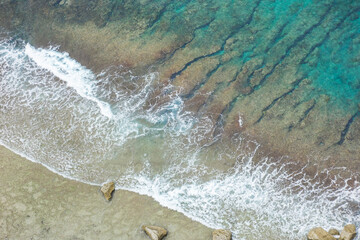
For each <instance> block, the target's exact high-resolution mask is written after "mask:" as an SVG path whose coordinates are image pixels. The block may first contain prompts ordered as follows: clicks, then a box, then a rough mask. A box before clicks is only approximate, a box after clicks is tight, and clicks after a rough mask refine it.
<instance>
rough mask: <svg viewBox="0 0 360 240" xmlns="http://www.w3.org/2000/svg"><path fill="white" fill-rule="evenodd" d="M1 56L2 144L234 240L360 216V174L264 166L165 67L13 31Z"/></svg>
mask: <svg viewBox="0 0 360 240" xmlns="http://www.w3.org/2000/svg"><path fill="white" fill-rule="evenodd" d="M0 56H1V59H0V79H1V81H0V92H1V96H0V112H1V114H0V135H1V139H0V143H1V144H2V145H4V146H6V147H8V148H9V149H12V150H13V151H15V152H17V153H20V154H21V155H23V156H25V157H27V158H28V159H30V160H33V161H36V162H40V163H42V164H44V165H45V166H47V167H49V168H50V169H52V170H53V171H56V172H57V173H59V174H61V175H63V176H66V177H69V178H73V179H76V180H79V181H82V182H86V183H91V184H96V185H100V184H102V183H103V182H106V181H108V180H115V181H116V185H117V187H118V188H121V189H126V190H131V191H134V192H138V193H141V194H146V195H149V196H151V197H153V198H154V199H155V200H157V201H158V202H160V203H161V204H162V205H164V206H167V207H169V208H171V209H175V210H178V211H180V212H182V213H184V214H185V215H187V216H189V217H191V218H192V219H194V220H197V221H199V222H201V223H203V224H205V225H207V226H209V227H212V228H228V229H230V230H231V231H232V232H233V233H234V239H235V240H236V239H279V238H284V239H302V238H304V236H305V234H306V233H307V232H308V231H309V230H310V229H311V228H312V227H315V226H323V227H324V228H330V227H337V228H341V227H342V226H343V225H344V224H347V223H349V222H352V223H356V224H357V225H359V224H360V219H359V210H360V209H359V204H360V202H359V198H358V196H359V195H360V186H359V183H357V182H355V184H353V185H354V186H355V187H351V186H350V185H348V184H347V180H346V179H338V181H337V182H335V181H334V182H332V183H331V184H330V185H325V184H324V183H322V182H319V183H316V184H315V183H313V182H311V180H312V179H311V178H310V177H308V176H305V173H304V172H302V171H301V169H297V170H296V171H295V172H291V171H288V170H286V169H287V168H286V163H284V161H281V160H280V159H279V160H278V161H276V160H273V159H272V160H271V161H270V159H267V158H266V157H264V158H263V159H262V160H261V161H257V163H255V162H254V161H253V156H254V154H255V153H256V152H257V151H258V149H259V148H260V147H261V146H260V144H259V143H257V142H256V141H255V140H252V139H248V138H247V137H246V136H242V135H241V133H240V134H237V135H234V136H233V138H232V139H231V142H230V144H229V143H228V142H226V143H223V140H222V139H221V136H220V135H218V134H216V132H215V126H214V123H213V121H211V119H208V118H206V117H198V116H195V115H194V114H193V113H191V112H187V111H185V110H184V102H183V100H182V98H181V97H180V96H179V92H180V89H178V88H176V87H175V86H172V85H171V83H170V82H169V83H166V84H164V83H160V82H159V78H158V73H156V72H149V73H147V74H145V75H141V76H136V75H134V74H133V73H132V72H131V71H130V70H128V69H126V68H124V67H122V66H113V67H110V68H108V69H103V70H102V71H99V72H93V71H91V70H90V69H88V68H86V67H85V66H82V65H81V64H80V63H78V62H77V61H76V60H75V59H72V58H71V57H70V56H69V55H68V54H67V53H65V52H61V51H58V49H57V48H56V47H50V48H47V49H40V48H35V47H33V46H31V45H30V44H28V43H25V42H23V41H21V40H19V39H18V40H16V41H13V40H10V39H9V38H8V37H3V38H2V39H1V42H0ZM154 93H156V94H154ZM239 124H241V121H239ZM287 164H289V165H291V164H295V163H291V162H289V163H287ZM326 171H331V169H328V170H326ZM326 171H325V173H326ZM310 182H311V183H310Z"/></svg>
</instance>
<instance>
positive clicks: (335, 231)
mask: <svg viewBox="0 0 360 240" xmlns="http://www.w3.org/2000/svg"><path fill="white" fill-rule="evenodd" d="M329 233H330V234H331V235H340V233H339V231H338V230H336V229H335V228H331V229H330V230H329Z"/></svg>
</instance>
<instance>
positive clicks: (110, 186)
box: [100, 182, 115, 201]
mask: <svg viewBox="0 0 360 240" xmlns="http://www.w3.org/2000/svg"><path fill="white" fill-rule="evenodd" d="M100 190H101V192H102V193H103V194H104V197H105V198H106V200H108V201H109V200H110V198H111V193H112V192H113V191H114V190H115V183H114V182H108V183H105V184H104V185H103V186H102V187H101V189H100Z"/></svg>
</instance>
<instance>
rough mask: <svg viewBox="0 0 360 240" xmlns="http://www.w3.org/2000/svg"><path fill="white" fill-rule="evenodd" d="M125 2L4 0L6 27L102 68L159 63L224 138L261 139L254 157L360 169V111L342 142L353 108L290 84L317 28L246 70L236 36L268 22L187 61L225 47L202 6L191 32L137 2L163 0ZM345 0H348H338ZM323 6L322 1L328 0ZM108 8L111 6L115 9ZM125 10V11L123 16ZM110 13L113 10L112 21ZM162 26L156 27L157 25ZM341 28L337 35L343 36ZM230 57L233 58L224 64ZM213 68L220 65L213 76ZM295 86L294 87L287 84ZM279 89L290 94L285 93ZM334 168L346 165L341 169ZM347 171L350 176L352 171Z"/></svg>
mask: <svg viewBox="0 0 360 240" xmlns="http://www.w3.org/2000/svg"><path fill="white" fill-rule="evenodd" d="M125 2H126V3H123V6H122V7H123V8H124V9H126V10H124V9H123V11H124V12H123V14H125V15H124V16H122V15H121V13H117V12H115V10H114V9H113V11H114V12H111V11H110V9H107V8H108V5H107V4H108V3H107V2H102V1H101V2H98V3H96V4H95V3H93V2H92V3H91V4H90V3H89V2H87V1H83V0H78V1H65V4H63V5H61V6H59V3H58V1H44V0H38V1H31V2H29V3H21V2H11V1H1V2H0V3H2V8H1V11H2V12H1V15H0V16H1V17H0V23H1V25H2V26H3V27H5V29H10V30H12V31H14V32H15V33H17V34H19V36H22V37H24V38H26V39H27V40H29V41H30V42H31V43H32V44H34V45H35V46H39V47H41V46H44V47H46V46H49V44H52V45H60V50H61V51H67V52H69V53H70V55H71V56H72V57H73V58H75V59H77V60H78V61H80V62H81V63H82V64H83V65H85V66H87V67H89V68H91V69H93V70H95V71H97V70H102V69H104V68H107V67H109V66H113V65H115V66H116V65H122V66H125V67H127V68H130V69H132V70H133V71H134V72H135V73H138V74H143V73H144V72H147V71H149V69H151V70H154V71H158V72H159V73H160V82H163V83H165V84H167V83H168V82H169V79H170V78H172V84H173V85H175V86H178V87H181V89H182V95H183V96H184V99H185V106H186V108H187V109H186V110H190V111H193V112H194V113H196V114H197V115H198V116H208V117H210V118H211V119H212V120H213V123H214V126H218V128H216V127H215V129H214V134H215V133H216V131H219V129H223V130H224V132H223V139H225V140H226V139H231V137H232V135H233V134H236V133H241V134H242V135H243V136H248V138H249V139H255V140H256V141H257V142H259V143H260V144H261V145H262V148H261V149H260V151H259V152H258V153H259V154H258V155H257V156H255V160H261V159H262V157H263V156H269V157H273V158H274V159H278V158H280V157H282V156H288V157H289V158H286V161H288V160H289V159H291V160H292V161H294V162H296V163H297V166H295V168H298V169H300V168H302V167H303V166H304V164H308V162H310V165H309V167H307V168H306V172H307V173H309V174H310V175H314V174H315V173H316V172H317V170H318V169H320V170H323V169H328V168H333V167H345V168H347V169H350V172H352V173H358V172H359V171H360V157H359V156H360V147H359V146H360V138H359V136H360V117H355V118H354V121H353V122H352V124H351V125H350V127H349V129H348V131H347V132H346V135H345V136H344V139H343V142H342V143H341V144H337V143H338V142H339V140H340V135H341V134H340V133H341V132H342V131H343V130H344V127H345V126H346V125H347V123H348V121H349V118H350V117H351V113H347V114H344V113H343V112H342V110H341V109H337V108H332V106H331V104H330V102H329V96H327V95H320V96H319V97H318V98H316V99H312V100H309V101H305V102H304V101H303V100H302V99H301V97H302V94H303V92H306V91H312V85H311V82H312V79H305V80H302V81H301V83H300V84H299V85H298V88H296V89H294V90H292V89H291V88H292V85H293V83H294V82H296V76H295V72H296V70H297V68H298V67H299V61H300V60H299V59H300V58H301V57H303V56H307V55H309V54H310V56H311V54H313V52H311V51H312V50H313V49H314V46H315V49H316V46H317V45H316V44H317V41H318V40H317V39H316V38H315V39H312V36H309V37H308V38H309V41H313V43H311V42H309V41H307V42H306V38H305V39H304V41H305V42H304V43H301V44H298V45H299V46H298V45H295V46H293V49H292V51H291V52H290V54H289V56H288V57H286V58H284V59H283V61H282V62H281V63H277V62H275V63H274V62H271V61H269V63H266V66H265V67H264V69H262V70H254V69H256V66H257V65H258V64H259V63H258V61H259V59H257V58H255V59H254V60H253V61H252V60H251V61H248V62H246V64H245V65H244V66H243V67H242V68H241V69H240V70H241V72H238V71H239V67H238V66H236V65H232V64H231V60H232V59H233V58H236V54H238V53H237V50H236V49H233V48H235V47H234V46H235V45H236V44H238V42H241V43H242V44H244V45H250V46H251V42H252V41H253V40H254V37H255V36H256V35H255V34H256V33H257V32H261V30H262V29H258V25H257V24H256V22H254V21H250V22H249V23H248V24H247V25H246V27H245V28H244V29H243V31H240V32H239V34H235V35H234V36H232V37H231V38H229V39H228V40H227V41H226V42H225V45H224V49H225V50H226V54H224V55H223V56H220V57H219V56H210V57H204V58H202V59H201V60H199V61H196V62H194V63H193V64H191V65H189V66H188V67H187V68H184V66H186V64H187V63H189V61H191V60H192V59H195V58H196V57H198V56H205V55H206V54H209V53H211V52H214V51H216V50H218V49H219V48H220V46H219V42H218V41H215V40H214V41H212V40H211V36H209V37H207V38H200V40H197V37H198V35H199V33H198V31H197V30H194V26H193V25H192V24H194V23H193V22H192V21H191V17H192V16H194V15H195V17H196V16H197V15H196V14H195V13H196V11H194V10H193V9H191V8H190V7H189V10H188V12H186V13H184V14H185V15H186V16H187V17H188V18H189V19H190V20H189V21H187V22H185V23H186V24H188V26H187V28H185V30H184V31H185V32H183V33H181V34H180V35H179V33H176V32H173V31H169V32H167V30H168V29H170V27H171V24H172V23H171V21H170V20H169V19H160V20H159V22H156V24H157V25H156V26H155V27H154V26H153V24H149V22H151V19H149V18H146V17H144V16H142V15H141V14H140V13H137V12H136V11H137V10H136V6H137V4H140V5H144V6H146V8H145V7H144V8H140V10H139V11H144V12H145V11H147V10H149V9H150V10H149V11H150V13H148V14H152V15H154V16H151V17H153V18H155V17H159V15H157V14H162V13H163V12H160V13H159V8H160V7H161V6H162V5H161V4H160V3H156V4H155V3H153V2H149V1H140V2H139V3H136V4H133V3H131V1H130V2H129V3H128V2H127V1H125ZM166 3H167V1H163V3H162V4H166ZM89 4H90V5H89ZM202 4H205V5H204V8H208V7H209V6H208V5H210V6H211V5H214V6H213V8H216V9H219V8H221V4H220V3H219V4H220V6H217V5H216V4H217V2H216V1H215V2H211V1H209V2H208V3H202ZM254 4H255V3H254ZM319 4H321V3H319ZM324 4H325V5H326V3H324ZM354 4H355V5H354V7H356V2H355V3H354ZM86 6H91V8H87V7H86ZM105 6H106V7H105ZM341 6H343V5H339V7H341ZM320 7H321V6H320V5H319V9H320ZM345 7H346V6H345ZM134 8H135V10H134ZM295 9H296V7H295ZM197 10H199V9H197ZM255 10H256V6H255V8H254V11H253V12H252V14H254V16H253V17H254V18H256V20H257V22H261V21H265V20H266V19H262V12H261V9H258V10H257V11H255ZM344 10H346V9H344ZM132 11H133V12H135V13H133V12H132ZM294 11H295V10H294ZM319 11H320V10H319ZM109 12H111V14H110V15H109V16H108V15H106V14H109ZM320 13H321V12H319V14H320ZM117 14H120V15H119V16H117ZM199 14H200V15H201V14H202V13H199ZM332 14H334V16H333V15H332ZM335 14H336V11H329V13H328V15H329V16H327V15H325V16H326V17H325V18H324V19H321V20H320V21H319V22H318V23H317V25H318V27H319V28H320V29H321V30H322V31H323V33H322V35H325V34H326V33H327V32H332V31H334V28H333V26H332V25H331V24H330V23H331V19H332V18H333V17H335V16H336V15H335ZM114 16H115V17H114ZM116 16H117V17H118V18H120V20H118V19H116ZM161 16H162V15H161ZM111 17H113V18H114V20H113V21H112V20H111ZM170 17H171V16H170ZM200 17H202V18H203V19H202V21H203V22H208V23H210V24H209V29H210V30H213V29H215V30H213V31H218V32H216V33H217V34H218V35H221V34H224V35H226V31H227V26H225V25H221V24H223V23H221V22H220V23H217V19H215V20H214V19H208V18H209V16H206V15H204V16H202V15H201V16H200ZM312 17H314V16H312ZM312 17H310V16H309V17H307V18H306V19H303V21H304V22H303V23H302V24H304V25H306V24H308V25H310V23H312V22H316V21H318V19H316V18H319V16H318V15H315V17H314V19H312ZM351 17H354V16H353V15H351V14H349V17H348V18H345V20H349V21H350V20H351ZM264 18H265V17H264ZM155 19H157V18H155ZM157 20H158V19H157ZM306 21H308V22H306ZM322 21H323V22H322ZM229 24H230V23H229ZM333 24H335V23H333ZM149 25H151V28H150V29H148V28H149ZM219 25H220V27H219ZM275 27H276V26H275ZM153 28H155V29H156V31H155V30H154V31H152V30H153ZM210 30H209V31H210ZM316 30H317V29H316ZM147 31H151V34H150V35H149V34H147ZM221 31H225V32H224V33H222V32H221ZM303 31H305V29H303ZM314 31H315V30H314ZM165 33H166V34H165ZM300 33H301V32H300ZM300 33H297V34H300ZM335 34H337V33H335ZM340 34H341V32H340ZM289 35H290V34H289ZM322 35H320V36H322ZM292 37H293V36H289V38H292ZM295 37H296V36H295ZM325 37H328V35H325ZM336 37H337V36H336V35H335V36H334V38H336ZM202 39H210V40H209V42H208V43H205V44H201V42H199V41H202ZM354 41H357V40H356V39H354ZM184 43H185V45H184ZM304 44H307V45H304ZM311 44H313V45H311ZM282 45H285V43H284V44H282ZM184 46H185V47H184ZM280 47H281V45H280V46H273V48H274V49H270V50H269V54H270V53H273V54H274V58H276V54H277V51H280V52H281V51H282V50H281V49H277V48H280ZM309 49H310V50H309ZM307 51H310V52H307ZM315 58H316V56H315ZM222 63H226V64H225V65H219V64H222ZM219 66H220V67H219ZM216 67H219V69H217V68H216ZM272 67H273V69H272ZM144 69H145V70H144ZM213 69H217V71H215V72H213V73H212V75H211V76H210V77H207V74H209V72H211V71H212V70H213ZM270 69H272V74H271V75H270V76H269V77H268V78H267V80H266V81H265V83H263V84H262V85H261V88H259V89H257V88H255V86H258V84H259V82H261V81H262V80H261V79H263V77H264V76H266V74H267V73H268V72H269V71H270ZM177 73H179V74H177ZM174 74H175V75H174ZM249 75H251V76H252V78H251V81H250V82H249V83H244V82H243V81H244V80H245V79H248V77H249ZM234 77H235V79H234ZM204 79H206V81H205V82H203V80H204ZM219 86H220V87H219ZM224 86H226V87H224ZM289 90H291V91H292V93H291V94H286V93H287V92H288V91H289ZM155 95H156V93H155ZM279 96H282V97H281V98H278V97H279ZM150 101H151V100H150ZM269 106H271V107H269ZM358 108H359V109H353V112H354V113H355V114H357V113H359V111H360V106H359V107H358ZM239 117H241V118H242V120H243V125H242V126H241V127H240V126H239V124H238V120H239ZM230 164H231V163H230ZM227 165H229V163H227ZM295 170H296V169H295ZM333 173H334V174H337V173H338V172H337V171H336V170H334V171H333ZM341 174H343V175H344V176H346V177H348V176H349V174H348V173H344V172H342V173H341ZM357 177H358V176H357V174H355V175H353V176H352V179H351V181H350V183H353V182H354V180H355V178H357Z"/></svg>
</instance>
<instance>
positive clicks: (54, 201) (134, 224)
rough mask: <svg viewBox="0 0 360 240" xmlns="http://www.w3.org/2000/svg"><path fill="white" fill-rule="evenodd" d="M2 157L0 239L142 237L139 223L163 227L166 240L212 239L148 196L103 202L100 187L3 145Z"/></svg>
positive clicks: (121, 194)
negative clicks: (165, 230)
mask: <svg viewBox="0 0 360 240" xmlns="http://www.w3.org/2000/svg"><path fill="white" fill-rule="evenodd" d="M0 158H1V162H0V164H1V165H0V169H1V172H2V173H3V174H2V175H1V177H0V179H1V181H0V184H1V198H0V203H1V206H2V209H4V211H2V212H1V213H0V238H1V239H24V238H30V237H34V238H36V239H57V237H63V239H99V237H100V238H101V239H114V238H119V239H144V240H145V239H148V237H147V236H146V235H145V233H144V232H143V231H142V230H141V226H142V225H143V224H154V225H159V226H162V227H165V228H166V229H167V230H168V231H169V235H168V236H167V238H166V239H170V240H171V239H189V240H191V239H194V240H195V239H210V237H211V232H212V230H211V229H209V228H208V227H206V226H204V225H202V224H201V223H198V222H195V221H193V220H191V219H189V218H188V217H186V216H185V215H184V214H182V213H180V212H177V211H174V210H171V209H169V208H166V207H163V206H161V205H160V203H158V202H156V201H155V200H154V199H152V198H151V197H149V196H144V195H140V194H137V193H134V192H130V191H126V190H117V191H115V193H114V196H113V199H112V200H111V201H110V202H106V200H105V199H104V198H103V196H102V195H101V193H100V190H99V187H98V186H94V185H88V184H86V183H82V182H78V181H75V180H70V179H67V178H64V177H63V176H60V175H58V174H56V173H53V172H51V171H48V169H46V168H45V167H44V166H43V165H41V164H38V163H33V162H31V161H29V160H27V159H25V158H23V157H21V156H19V155H18V154H16V153H13V152H12V151H11V150H9V149H7V148H5V147H3V146H0ZM128 216H131V218H129V217H128Z"/></svg>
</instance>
